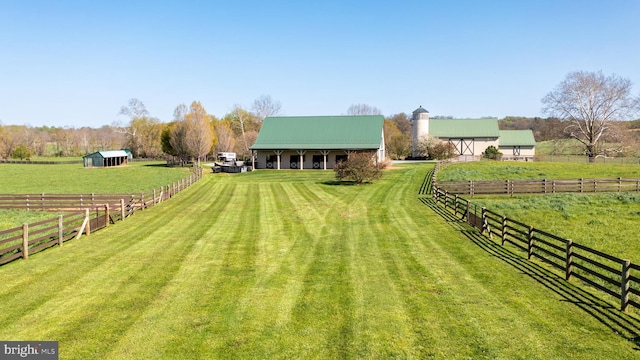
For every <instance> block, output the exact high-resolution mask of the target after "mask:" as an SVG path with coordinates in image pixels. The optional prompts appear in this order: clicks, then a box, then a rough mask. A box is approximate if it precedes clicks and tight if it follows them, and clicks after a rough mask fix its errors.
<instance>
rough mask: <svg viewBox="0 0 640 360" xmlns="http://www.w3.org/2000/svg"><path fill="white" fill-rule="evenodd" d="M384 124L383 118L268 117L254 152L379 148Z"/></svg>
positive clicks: (376, 116)
mask: <svg viewBox="0 0 640 360" xmlns="http://www.w3.org/2000/svg"><path fill="white" fill-rule="evenodd" d="M383 123H384V117H383V116H382V115H366V116H279V117H267V118H265V119H264V120H263V121H262V127H261V128H260V132H259V133H258V139H256V143H255V144H254V145H253V146H252V147H251V149H253V150H287V149H298V150H304V149H316V150H322V149H327V150H331V149H352V150H358V149H378V148H379V147H380V144H381V143H382V125H383Z"/></svg>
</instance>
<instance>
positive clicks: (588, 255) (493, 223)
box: [431, 171, 640, 312]
mask: <svg viewBox="0 0 640 360" xmlns="http://www.w3.org/2000/svg"><path fill="white" fill-rule="evenodd" d="M434 178H435V171H434V175H433V178H432V180H433V179H434ZM445 189H446V188H442V187H440V184H434V185H433V187H432V191H431V194H432V196H433V199H434V201H435V202H436V204H442V205H443V206H444V208H445V209H448V210H449V211H451V212H453V214H454V216H456V217H459V218H460V219H461V220H464V221H466V222H467V223H468V224H470V225H471V226H473V227H475V228H477V229H478V230H480V232H481V233H482V234H484V235H486V236H488V237H489V238H490V239H494V240H499V241H500V243H501V244H502V245H503V246H504V245H505V244H508V245H510V246H514V247H515V248H517V249H518V250H520V251H522V252H524V253H525V254H526V255H527V259H529V260H531V259H532V258H536V259H539V260H541V261H543V262H545V263H547V264H549V265H551V266H552V267H554V268H556V269H558V270H560V271H561V272H563V273H564V274H565V278H566V280H571V279H574V278H575V279H579V280H580V281H582V282H584V283H586V284H588V285H590V286H593V287H594V288H596V289H597V290H600V291H603V292H605V293H607V294H609V295H611V296H613V297H614V298H616V299H618V300H619V302H620V310H622V311H625V312H626V311H628V308H629V306H633V307H635V308H637V309H640V265H638V264H635V263H632V262H631V261H629V260H626V259H621V258H618V257H615V256H611V255H609V254H606V253H604V252H601V251H598V250H596V249H593V248H590V247H587V246H584V245H581V244H579V243H576V242H574V241H573V240H571V239H565V238H562V237H560V236H557V235H554V234H551V233H548V232H546V231H543V230H540V229H536V228H535V227H533V226H531V225H529V224H526V223H524V222H521V221H518V220H514V219H511V218H508V217H506V216H504V215H501V214H498V213H496V212H493V211H491V210H488V209H486V208H484V207H479V206H477V205H475V204H473V203H472V202H471V201H469V200H467V199H464V198H462V197H461V196H460V195H458V194H451V193H450V191H448V190H445ZM627 191H628V190H627ZM634 191H635V190H634Z"/></svg>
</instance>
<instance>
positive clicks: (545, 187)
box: [544, 179, 547, 194]
mask: <svg viewBox="0 0 640 360" xmlns="http://www.w3.org/2000/svg"><path fill="white" fill-rule="evenodd" d="M544 193H545V194H546V193H547V179H544Z"/></svg>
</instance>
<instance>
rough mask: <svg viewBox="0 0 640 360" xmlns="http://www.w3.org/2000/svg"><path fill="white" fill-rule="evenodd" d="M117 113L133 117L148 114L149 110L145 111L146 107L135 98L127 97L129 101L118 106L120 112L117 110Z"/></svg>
mask: <svg viewBox="0 0 640 360" xmlns="http://www.w3.org/2000/svg"><path fill="white" fill-rule="evenodd" d="M118 115H126V116H128V117H130V118H132V119H134V118H141V117H146V116H149V112H148V111H147V108H146V107H145V106H144V104H143V103H142V101H140V100H138V99H136V98H132V99H129V102H128V103H127V105H126V106H124V105H123V106H122V107H121V108H120V112H118Z"/></svg>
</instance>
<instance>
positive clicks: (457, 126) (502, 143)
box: [411, 106, 536, 160]
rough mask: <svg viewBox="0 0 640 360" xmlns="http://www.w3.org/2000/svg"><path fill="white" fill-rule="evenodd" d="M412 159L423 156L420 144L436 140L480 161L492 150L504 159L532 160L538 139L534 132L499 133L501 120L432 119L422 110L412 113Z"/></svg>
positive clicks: (502, 131) (459, 153)
mask: <svg viewBox="0 0 640 360" xmlns="http://www.w3.org/2000/svg"><path fill="white" fill-rule="evenodd" d="M411 124H412V131H413V134H412V148H413V149H412V150H413V153H412V155H413V156H414V157H419V156H424V155H423V154H421V153H420V142H421V141H424V140H425V139H429V138H435V139H438V140H440V141H442V142H448V143H450V144H452V145H453V146H454V147H455V149H456V152H457V153H458V155H459V156H463V157H480V156H482V153H483V152H484V151H485V150H486V149H487V148H488V147H490V146H493V147H495V148H497V149H499V150H500V151H501V152H502V154H503V156H502V158H503V159H515V160H522V159H525V160H526V159H530V158H531V159H532V158H533V156H534V155H535V145H536V142H535V139H534V138H533V132H532V131H531V130H500V129H499V128H498V119H496V118H481V119H453V118H444V119H443V118H433V119H432V118H430V117H429V112H428V111H427V110H425V109H424V108H423V107H422V106H420V107H419V108H418V109H416V110H414V111H413V116H412V119H411Z"/></svg>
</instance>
